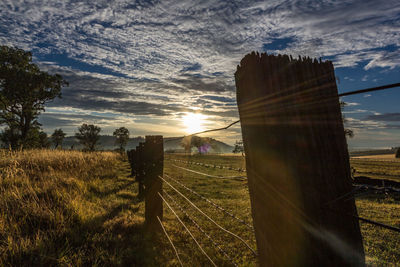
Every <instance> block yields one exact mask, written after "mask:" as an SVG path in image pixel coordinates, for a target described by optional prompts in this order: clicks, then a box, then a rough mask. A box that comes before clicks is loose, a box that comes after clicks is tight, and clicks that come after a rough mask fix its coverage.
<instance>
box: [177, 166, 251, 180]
mask: <svg viewBox="0 0 400 267" xmlns="http://www.w3.org/2000/svg"><path fill="white" fill-rule="evenodd" d="M172 166H174V167H177V168H179V169H182V170H185V171H188V172H193V173H196V174H200V175H203V176H207V177H210V178H218V179H242V180H246V179H247V177H246V176H218V175H211V174H207V173H203V172H198V171H194V170H191V169H187V168H184V167H181V166H178V165H175V164H172Z"/></svg>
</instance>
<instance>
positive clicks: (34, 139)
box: [0, 127, 50, 148]
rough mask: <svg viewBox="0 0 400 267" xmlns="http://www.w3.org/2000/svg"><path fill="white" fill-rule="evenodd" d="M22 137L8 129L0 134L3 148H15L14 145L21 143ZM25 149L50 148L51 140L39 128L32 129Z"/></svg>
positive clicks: (13, 130) (26, 140) (27, 137)
mask: <svg viewBox="0 0 400 267" xmlns="http://www.w3.org/2000/svg"><path fill="white" fill-rule="evenodd" d="M19 138H20V135H19V133H18V132H17V131H16V130H15V129H10V128H6V129H5V130H3V132H2V133H1V134H0V140H1V141H2V143H3V147H11V148H13V144H18V143H19ZM23 147H24V148H49V147H50V140H49V138H48V137H47V134H46V133H45V132H43V131H42V130H41V129H40V128H39V127H32V128H31V129H30V130H29V132H28V134H27V136H26V138H25V143H24V146H23Z"/></svg>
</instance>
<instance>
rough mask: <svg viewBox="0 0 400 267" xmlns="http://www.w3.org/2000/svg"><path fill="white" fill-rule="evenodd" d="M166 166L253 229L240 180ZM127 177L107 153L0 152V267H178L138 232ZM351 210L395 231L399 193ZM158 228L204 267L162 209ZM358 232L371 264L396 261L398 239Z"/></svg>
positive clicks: (237, 250) (246, 262)
mask: <svg viewBox="0 0 400 267" xmlns="http://www.w3.org/2000/svg"><path fill="white" fill-rule="evenodd" d="M166 158H177V159H186V160H187V159H188V158H187V157H185V156H183V155H166ZM190 160H191V161H196V162H204V163H208V164H216V165H225V166H232V167H234V168H243V167H244V158H242V157H238V156H218V155H211V156H198V155H197V156H193V157H191V158H190ZM172 163H174V162H172V161H170V160H166V162H165V173H166V174H169V175H171V176H173V177H174V178H175V179H177V180H179V181H180V182H182V183H184V184H186V185H187V186H188V187H190V188H192V189H194V190H196V191H198V192H199V193H201V194H203V195H204V196H206V197H207V198H209V199H211V200H212V201H214V202H216V203H218V204H219V205H221V206H223V207H226V208H227V209H229V210H231V211H233V213H235V214H236V215H238V216H239V217H240V218H242V219H244V220H245V221H247V222H248V223H251V210H250V202H249V192H248V190H247V184H246V182H245V181H238V180H221V179H213V178H207V177H202V176H199V175H196V174H193V173H190V172H187V171H184V170H181V169H178V168H176V167H174V166H173V165H172ZM174 164H175V163H174ZM374 164H375V162H374ZM376 164H378V163H376ZM177 165H180V166H186V167H188V168H190V169H194V170H197V171H201V172H205V173H209V174H213V175H223V176H232V175H238V174H242V173H238V172H237V171H234V170H228V169H218V168H215V169H214V168H206V167H204V166H197V165H189V166H188V165H186V164H183V163H179V164H177ZM381 168H382V166H381ZM129 173H130V169H129V165H128V163H127V162H126V161H125V160H124V159H123V158H121V157H120V156H119V155H118V154H116V153H112V152H96V153H83V152H77V151H48V150H32V151H19V152H9V151H5V150H3V151H0V266H4V265H5V266H21V265H24V266H38V265H39V266H92V265H100V266H177V263H178V262H177V260H176V258H175V255H174V254H173V252H172V251H171V248H170V245H169V243H168V241H167V240H166V238H165V236H164V235H163V234H160V235H155V236H150V235H148V234H146V233H145V231H144V224H143V223H144V203H143V202H140V201H139V200H138V198H137V186H136V184H134V179H133V178H130V177H128V176H129ZM171 183H172V184H173V185H174V186H176V187H177V188H179V190H180V191H182V192H183V193H185V195H187V196H188V197H189V198H190V199H191V200H192V201H193V202H194V203H195V204H196V205H197V206H199V207H200V208H201V209H203V210H204V211H205V212H206V213H207V214H209V215H210V216H211V217H212V218H215V220H216V221H217V222H218V223H219V224H221V225H222V226H224V227H226V228H227V229H229V230H232V231H233V232H235V233H237V234H238V235H240V236H241V237H243V238H244V239H245V240H246V242H248V243H249V244H250V245H251V246H252V247H253V248H255V247H256V245H255V240H254V234H253V233H252V232H251V231H249V229H247V228H246V227H245V226H243V225H241V224H240V223H238V222H237V221H235V220H233V219H232V218H230V217H229V216H225V215H224V214H223V213H221V212H219V211H218V210H216V209H214V208H212V207H210V206H209V205H208V204H207V202H204V201H203V200H201V199H199V198H198V197H196V196H193V195H191V194H190V193H188V192H187V191H185V190H184V189H183V188H181V187H179V185H178V184H176V183H174V182H171ZM164 189H166V191H167V192H169V193H170V194H171V195H172V196H173V197H174V198H176V199H177V200H178V202H179V204H180V205H182V206H184V207H185V209H187V211H188V213H190V214H191V215H192V216H194V217H195V219H196V220H197V221H198V222H199V224H200V225H201V226H202V227H204V229H205V230H206V231H208V232H209V233H210V234H211V236H212V237H213V239H215V240H216V241H217V242H218V243H219V244H220V245H221V246H223V247H224V249H225V250H226V251H227V252H228V253H229V254H230V255H231V257H232V258H233V259H234V261H235V262H236V263H237V264H238V265H239V266H255V265H257V262H256V259H254V258H253V257H252V255H251V253H250V251H249V250H247V249H246V248H245V247H244V246H243V244H242V243H241V242H239V241H237V240H236V239H234V238H231V237H229V235H226V234H224V233H223V232H221V231H220V230H218V229H217V228H216V227H215V226H214V225H212V224H211V223H209V222H207V220H206V219H205V218H204V217H202V215H201V214H199V213H198V212H196V211H195V210H194V209H193V208H191V207H190V206H189V205H187V203H185V202H184V201H182V200H181V199H180V198H179V196H178V195H176V194H174V193H173V191H172V190H171V189H170V188H169V187H168V186H167V185H166V184H164ZM357 206H358V210H359V212H360V214H361V215H362V216H364V217H367V218H370V219H374V220H378V221H381V222H384V223H387V224H390V225H394V226H397V227H399V226H400V225H399V223H400V221H399V219H400V218H399V213H398V209H399V207H400V199H399V198H398V196H391V195H366V196H360V197H358V198H357ZM173 207H174V208H175V209H176V210H177V212H178V215H179V216H180V217H181V218H182V219H183V221H184V222H185V223H186V224H187V225H188V227H189V229H190V230H191V231H192V232H193V234H194V235H195V236H196V237H197V238H198V240H199V242H200V243H201V245H202V246H203V247H204V249H205V250H206V251H207V253H209V255H210V256H211V257H212V259H213V260H214V261H215V262H216V263H217V264H218V265H219V266H229V261H227V259H226V258H225V257H224V256H223V255H222V254H221V253H218V252H217V250H216V249H215V248H214V247H213V245H212V244H211V243H210V241H209V240H207V238H205V237H204V236H203V234H202V233H201V232H199V231H198V230H197V228H196V227H195V226H194V225H193V224H192V223H191V222H190V220H188V218H187V217H186V216H185V215H184V214H183V213H182V212H180V211H179V209H178V208H177V207H176V206H174V205H173ZM164 225H165V226H166V229H167V231H168V233H169V234H170V236H171V238H172V240H173V241H174V243H175V245H176V246H177V249H178V252H179V254H180V256H181V258H182V260H183V261H184V263H185V264H186V265H190V266H208V265H209V263H208V262H207V259H206V258H205V257H204V255H202V254H201V253H200V252H199V250H198V249H197V247H196V244H194V243H193V241H191V239H190V237H189V236H188V234H187V233H186V232H185V230H184V229H183V228H182V226H181V225H180V224H179V223H178V222H177V220H176V219H175V217H174V215H173V214H171V212H170V211H168V209H167V207H166V205H164ZM361 227H362V234H363V237H364V245H365V249H366V254H367V259H368V262H369V263H371V264H375V265H391V264H392V265H393V264H395V263H396V262H399V260H400V255H399V253H398V251H399V250H400V247H399V244H398V242H397V240H398V238H399V235H398V234H396V233H392V232H389V231H386V230H381V229H378V228H376V227H375V226H370V225H367V224H361Z"/></svg>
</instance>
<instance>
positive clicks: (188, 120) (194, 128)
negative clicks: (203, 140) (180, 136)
mask: <svg viewBox="0 0 400 267" xmlns="http://www.w3.org/2000/svg"><path fill="white" fill-rule="evenodd" d="M206 119H207V116H206V115H203V114H200V113H186V115H185V116H183V117H182V122H183V125H184V126H185V127H186V129H185V130H186V132H187V133H196V132H201V131H204V130H205V128H204V122H205V120H206Z"/></svg>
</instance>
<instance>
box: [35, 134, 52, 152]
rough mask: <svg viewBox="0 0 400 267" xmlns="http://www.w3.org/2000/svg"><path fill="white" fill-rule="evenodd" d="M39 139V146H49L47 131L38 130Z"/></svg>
mask: <svg viewBox="0 0 400 267" xmlns="http://www.w3.org/2000/svg"><path fill="white" fill-rule="evenodd" d="M38 137H39V138H38V139H39V145H38V147H39V148H50V146H51V142H50V139H49V137H48V136H47V133H45V132H43V131H40V132H39V135H38Z"/></svg>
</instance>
